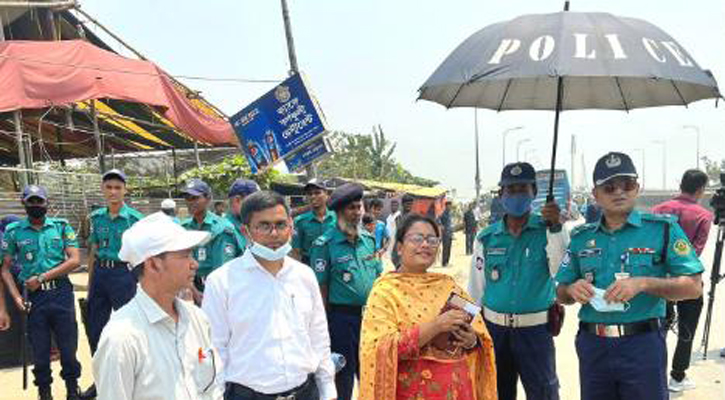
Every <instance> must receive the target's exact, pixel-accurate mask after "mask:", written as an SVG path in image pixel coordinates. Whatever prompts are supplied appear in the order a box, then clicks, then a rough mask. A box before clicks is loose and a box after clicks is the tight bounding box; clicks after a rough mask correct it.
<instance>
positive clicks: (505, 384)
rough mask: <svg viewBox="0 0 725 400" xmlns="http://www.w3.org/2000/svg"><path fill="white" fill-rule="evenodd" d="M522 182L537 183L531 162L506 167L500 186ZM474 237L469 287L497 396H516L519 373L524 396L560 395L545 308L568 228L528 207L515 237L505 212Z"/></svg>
mask: <svg viewBox="0 0 725 400" xmlns="http://www.w3.org/2000/svg"><path fill="white" fill-rule="evenodd" d="M522 183H523V184H535V183H536V172H535V171H534V168H533V167H532V166H531V165H530V164H528V163H514V164H509V165H507V166H506V167H504V170H503V172H502V174H501V182H500V186H502V187H504V186H508V185H513V184H522ZM554 231H556V232H554ZM476 240H477V242H478V243H477V244H476V254H475V255H474V257H473V259H472V265H471V274H470V278H469V293H470V294H471V295H472V296H473V297H474V298H477V299H479V301H480V303H481V304H482V305H483V317H484V320H485V321H486V326H487V327H488V330H489V332H490V333H491V337H492V339H493V345H494V352H495V354H496V370H497V380H498V382H497V383H498V393H499V399H501V400H509V399H515V398H516V391H517V380H518V377H519V376H520V377H521V383H522V385H523V387H524V390H525V391H526V398H528V399H542V400H549V399H559V381H558V378H557V374H556V359H555V348H554V340H553V337H552V333H551V330H550V327H549V325H548V322H549V321H548V311H549V309H550V308H551V307H552V305H553V304H554V301H555V297H556V295H555V287H554V280H553V275H554V273H555V269H556V268H557V267H558V265H559V263H560V261H561V259H562V258H563V256H564V253H565V252H566V246H567V244H568V234H567V233H566V231H563V230H561V229H560V227H559V229H558V230H557V229H551V230H550V229H548V228H547V225H546V222H545V221H544V220H543V218H542V217H541V216H540V215H538V214H533V213H529V216H528V220H527V221H526V223H525V224H524V226H523V227H522V230H521V233H520V234H519V236H518V237H516V236H513V235H511V233H510V231H509V230H508V228H507V226H506V218H503V219H501V220H499V221H497V222H495V223H494V224H492V225H490V226H488V227H487V228H486V229H485V230H483V231H482V232H481V233H479V235H478V237H477V239H476Z"/></svg>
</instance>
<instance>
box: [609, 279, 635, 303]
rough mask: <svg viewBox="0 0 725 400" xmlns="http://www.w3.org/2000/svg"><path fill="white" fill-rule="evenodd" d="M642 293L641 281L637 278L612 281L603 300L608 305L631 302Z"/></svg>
mask: <svg viewBox="0 0 725 400" xmlns="http://www.w3.org/2000/svg"><path fill="white" fill-rule="evenodd" d="M641 291H642V280H641V279H639V278H626V279H618V280H616V281H614V283H612V284H611V285H609V288H607V291H606V293H604V300H606V301H607V302H609V303H624V302H626V301H629V300H631V299H632V298H633V297H634V296H636V295H638V294H639V293H640V292H641Z"/></svg>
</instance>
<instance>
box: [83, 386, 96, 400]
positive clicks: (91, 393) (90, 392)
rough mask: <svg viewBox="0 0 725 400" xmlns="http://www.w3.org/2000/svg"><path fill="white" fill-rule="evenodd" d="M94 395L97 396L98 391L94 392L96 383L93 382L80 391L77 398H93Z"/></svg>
mask: <svg viewBox="0 0 725 400" xmlns="http://www.w3.org/2000/svg"><path fill="white" fill-rule="evenodd" d="M96 396H98V393H96V384H95V383H94V384H93V385H91V386H90V387H89V388H88V389H86V391H85V392H81V394H80V396H79V398H80V399H81V400H94V399H95V398H96Z"/></svg>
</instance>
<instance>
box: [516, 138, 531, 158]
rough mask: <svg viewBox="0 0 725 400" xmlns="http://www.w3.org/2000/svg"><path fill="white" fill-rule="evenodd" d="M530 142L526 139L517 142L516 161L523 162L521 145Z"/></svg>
mask: <svg viewBox="0 0 725 400" xmlns="http://www.w3.org/2000/svg"><path fill="white" fill-rule="evenodd" d="M530 141H531V139H529V138H526V139H521V140H519V141H518V142H516V161H521V145H522V144H524V143H527V142H530Z"/></svg>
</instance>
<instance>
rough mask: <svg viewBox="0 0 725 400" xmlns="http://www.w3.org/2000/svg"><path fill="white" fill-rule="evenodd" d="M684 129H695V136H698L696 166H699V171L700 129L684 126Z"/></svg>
mask: <svg viewBox="0 0 725 400" xmlns="http://www.w3.org/2000/svg"><path fill="white" fill-rule="evenodd" d="M682 128H683V129H688V128H689V129H693V130H694V131H695V134H696V135H697V153H696V157H697V163H696V164H695V165H696V166H697V169H700V128H699V127H698V126H695V125H683V126H682Z"/></svg>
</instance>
